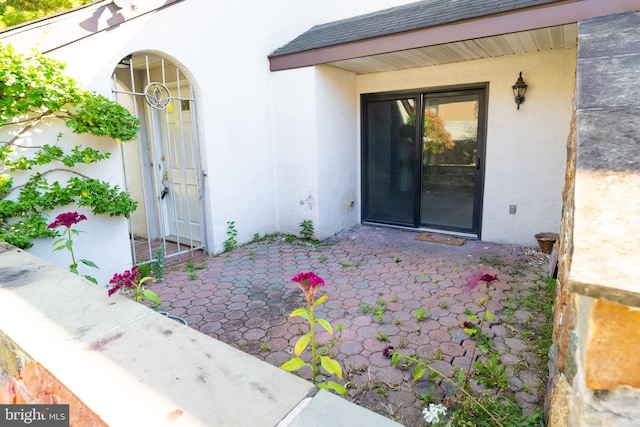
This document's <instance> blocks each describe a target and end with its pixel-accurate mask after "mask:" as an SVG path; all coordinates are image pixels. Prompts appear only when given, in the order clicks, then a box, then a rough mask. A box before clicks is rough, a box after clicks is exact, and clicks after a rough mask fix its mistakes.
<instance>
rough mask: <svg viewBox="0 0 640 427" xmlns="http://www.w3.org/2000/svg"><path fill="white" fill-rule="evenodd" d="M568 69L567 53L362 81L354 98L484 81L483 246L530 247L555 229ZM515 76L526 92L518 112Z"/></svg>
mask: <svg viewBox="0 0 640 427" xmlns="http://www.w3.org/2000/svg"><path fill="white" fill-rule="evenodd" d="M575 63H576V50H575V49H566V50H560V51H547V52H540V53H535V54H527V55H514V56H505V57H501V58H495V59H482V60H476V61H469V62H462V63H455V64H447V65H440V66H432V67H423V68H415V69H410V70H403V71H396V72H389V73H378V74H369V75H361V76H359V77H358V93H359V94H363V93H373V92H385V91H392V90H401V89H415V88H429V87H438V86H448V85H465V84H469V83H476V82H489V93H488V102H489V107H488V124H487V145H486V157H485V180H484V204H483V213H482V240H486V241H493V242H504V243H517V244H524V245H536V241H535V239H534V237H533V235H534V234H536V233H538V232H542V231H552V232H558V230H559V227H560V216H561V212H562V189H563V186H564V172H565V163H566V141H567V137H568V134H569V121H570V118H571V112H572V102H573V91H574V86H575ZM520 71H522V73H523V78H524V80H525V81H526V83H527V84H528V85H529V88H528V90H527V95H526V101H525V103H524V104H523V105H522V106H521V107H520V111H517V110H516V105H515V103H514V101H513V93H512V90H511V86H512V85H513V84H514V83H515V81H516V79H517V78H518V73H519V72H520ZM509 205H516V206H517V211H516V214H515V215H510V214H509Z"/></svg>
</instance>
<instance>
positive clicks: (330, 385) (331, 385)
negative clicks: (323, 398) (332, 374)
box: [318, 381, 347, 397]
mask: <svg viewBox="0 0 640 427" xmlns="http://www.w3.org/2000/svg"><path fill="white" fill-rule="evenodd" d="M319 386H320V385H319V384H318V387H319ZM326 386H327V388H326V389H325V390H333V391H335V392H336V393H338V394H339V395H341V396H342V397H347V389H346V388H344V386H343V385H342V384H338V383H336V382H333V381H327V383H326Z"/></svg>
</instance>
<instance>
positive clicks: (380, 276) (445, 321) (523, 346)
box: [153, 226, 548, 426]
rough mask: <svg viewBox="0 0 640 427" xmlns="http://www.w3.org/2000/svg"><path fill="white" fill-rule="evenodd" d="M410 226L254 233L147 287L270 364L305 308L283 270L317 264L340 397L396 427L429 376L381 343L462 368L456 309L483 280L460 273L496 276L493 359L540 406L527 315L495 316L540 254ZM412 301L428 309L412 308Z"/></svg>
mask: <svg viewBox="0 0 640 427" xmlns="http://www.w3.org/2000/svg"><path fill="white" fill-rule="evenodd" d="M416 236H417V232H412V231H402V230H397V229H391V228H377V227H370V226H358V227H354V228H352V229H350V230H347V231H344V232H342V233H339V234H338V235H336V236H334V237H332V238H330V239H328V240H327V241H324V242H321V243H319V244H311V243H308V242H303V241H299V240H294V241H292V242H288V241H286V240H287V239H286V238H284V236H279V237H277V238H270V239H263V240H261V241H259V242H255V243H251V244H248V245H245V246H242V247H241V248H238V249H236V250H234V251H231V252H228V253H225V254H222V255H220V256H216V257H207V258H204V259H201V260H195V261H193V262H192V263H191V264H190V265H189V266H186V267H185V266H183V267H178V268H174V269H173V270H172V271H169V272H166V274H165V277H164V279H163V280H162V281H161V282H159V283H156V284H154V285H153V289H154V290H156V291H157V292H158V293H159V294H160V296H161V298H162V306H161V307H160V309H161V310H166V311H168V312H170V313H171V314H173V315H175V316H180V317H183V318H184V319H186V320H187V321H188V323H189V325H190V326H191V327H193V328H195V329H197V330H199V331H201V332H203V333H205V334H207V335H209V336H211V337H213V338H216V339H218V340H220V341H223V342H226V343H228V344H230V345H232V346H234V347H236V348H238V349H241V350H243V351H244V352H247V353H249V354H252V355H255V356H257V357H259V358H261V359H263V360H265V361H267V362H269V363H271V364H273V365H275V366H279V365H280V364H282V363H283V362H285V361H287V360H289V359H290V358H291V357H292V349H293V345H294V343H295V342H296V340H297V338H298V337H299V336H300V335H301V334H303V333H306V332H308V328H307V325H306V323H304V320H303V319H302V318H300V317H295V318H289V317H288V314H289V313H290V312H291V311H293V310H294V309H296V308H299V307H303V306H305V299H304V295H303V293H302V292H301V291H300V290H299V289H298V287H297V286H296V284H295V283H293V282H291V281H290V280H291V278H292V277H293V276H294V275H295V274H297V273H298V272H301V271H313V272H315V273H316V274H318V275H319V276H321V277H323V278H324V279H325V282H326V286H325V287H324V288H321V289H320V290H319V291H318V294H317V295H318V296H320V295H323V294H326V295H327V296H328V301H327V302H326V303H325V304H323V305H322V306H320V307H319V308H318V310H317V314H318V316H319V317H324V318H326V319H327V320H328V321H329V322H330V323H331V324H332V325H333V327H334V328H337V327H338V325H341V327H342V329H341V332H339V333H336V336H335V339H333V340H330V337H329V336H328V334H326V333H324V334H320V335H319V341H320V342H321V343H323V345H322V347H323V349H322V350H321V351H322V352H327V353H329V354H332V355H333V356H334V357H335V358H336V359H337V360H338V361H339V362H340V363H341V364H342V367H343V370H344V372H345V381H344V383H346V386H347V388H348V390H349V400H351V401H352V402H355V403H357V404H359V405H361V406H364V407H366V408H369V409H371V410H373V411H376V412H378V413H380V414H383V415H385V416H386V417H389V418H391V419H394V420H396V421H398V422H400V423H402V424H404V425H406V426H420V425H423V424H424V423H423V421H422V417H421V410H422V408H423V407H424V406H425V405H424V403H422V402H421V401H420V398H419V397H420V394H422V393H426V392H427V391H428V389H429V387H430V385H432V383H431V382H429V381H426V380H422V381H419V382H418V383H416V384H414V383H412V382H411V377H410V374H411V372H409V371H402V370H400V369H397V368H394V367H393V366H392V365H391V360H390V359H388V358H385V357H384V356H383V350H384V349H385V347H387V346H389V345H391V346H393V347H394V348H395V349H396V350H398V351H400V352H402V353H405V354H412V353H415V354H417V355H419V356H422V357H425V358H427V359H429V360H431V361H432V362H433V365H434V366H435V367H436V368H438V369H439V370H440V371H442V372H445V373H451V372H452V371H453V369H454V368H455V367H460V368H463V369H466V367H467V366H468V365H469V362H470V353H471V350H470V349H471V347H472V346H473V341H471V340H469V339H468V336H467V334H466V333H465V332H464V331H463V329H462V324H463V322H464V321H465V320H467V317H468V315H467V314H465V310H470V311H472V312H473V313H478V312H479V311H480V308H479V307H478V303H477V301H478V299H479V298H481V297H483V296H484V292H483V289H482V287H478V288H476V289H474V290H468V289H467V286H468V284H469V279H470V278H471V277H472V276H473V275H474V274H477V273H478V272H482V273H490V274H493V275H497V276H498V279H499V280H498V281H497V282H494V283H493V284H492V286H493V288H494V291H493V292H492V300H491V307H490V308H491V311H492V312H494V313H496V314H497V320H496V321H495V322H493V324H492V325H490V329H487V331H488V332H491V334H492V335H493V336H494V339H495V343H496V346H497V347H498V348H499V349H501V350H503V351H504V354H503V355H502V356H501V361H502V362H503V363H505V365H507V368H508V369H510V371H511V372H512V374H511V375H510V376H509V379H510V381H511V386H510V387H511V388H512V389H513V391H514V392H515V393H516V396H517V397H518V399H519V400H520V401H521V402H522V403H523V404H524V405H525V406H527V405H528V406H530V407H535V406H536V405H539V402H540V386H542V385H543V380H542V379H541V378H540V373H539V372H538V371H537V369H538V368H539V366H537V364H539V361H538V360H536V358H535V356H534V355H533V354H531V353H529V352H528V346H527V343H526V341H525V340H524V339H523V338H522V337H520V336H519V334H518V322H530V321H531V320H532V319H534V318H535V316H536V313H528V312H526V311H523V310H518V311H516V312H515V313H512V316H511V317H510V321H509V322H503V321H502V320H503V319H501V312H500V311H501V310H502V309H503V308H504V306H505V303H507V302H508V301H509V299H510V298H513V297H514V296H517V295H520V296H526V295H528V292H529V291H528V289H529V288H531V287H533V286H534V281H535V280H537V279H539V274H544V273H545V271H546V268H547V262H548V261H547V256H546V255H543V254H542V253H540V252H539V251H537V250H535V249H533V248H522V247H517V246H511V245H499V244H491V243H486V242H478V241H466V242H465V243H464V244H463V245H462V246H452V245H447V244H443V243H431V242H425V241H420V240H416V239H415V237H416ZM421 310H428V312H426V311H423V314H424V316H420V311H421ZM422 317H424V318H422ZM523 362H526V363H523ZM514 368H517V369H514ZM513 372H517V375H515V374H514V373H513ZM300 375H301V376H302V377H304V378H307V379H308V378H309V376H310V374H309V372H305V371H301V372H300Z"/></svg>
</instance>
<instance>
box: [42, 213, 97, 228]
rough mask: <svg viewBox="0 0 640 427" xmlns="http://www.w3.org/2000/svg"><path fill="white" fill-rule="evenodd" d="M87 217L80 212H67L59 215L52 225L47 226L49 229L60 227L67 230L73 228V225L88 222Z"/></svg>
mask: <svg viewBox="0 0 640 427" xmlns="http://www.w3.org/2000/svg"><path fill="white" fill-rule="evenodd" d="M86 219H87V217H86V216H85V215H83V214H78V212H66V213H62V214H60V215H58V216H57V217H56V219H55V221H53V222H52V223H51V224H49V225H48V226H47V228H57V227H60V226H65V227H67V228H71V226H72V225H73V224H77V223H79V222H80V221H86Z"/></svg>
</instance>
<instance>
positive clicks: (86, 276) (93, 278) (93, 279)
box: [82, 274, 98, 285]
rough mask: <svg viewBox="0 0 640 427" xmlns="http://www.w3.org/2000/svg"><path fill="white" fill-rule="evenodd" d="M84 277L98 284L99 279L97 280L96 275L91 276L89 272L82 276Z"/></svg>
mask: <svg viewBox="0 0 640 427" xmlns="http://www.w3.org/2000/svg"><path fill="white" fill-rule="evenodd" d="M82 277H84V278H85V279H87V280H88V281H90V282H93V283H95V284H96V285H97V284H98V281H97V280H96V278H95V277H91V276H89V275H87V274H85V275H84V276H82Z"/></svg>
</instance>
